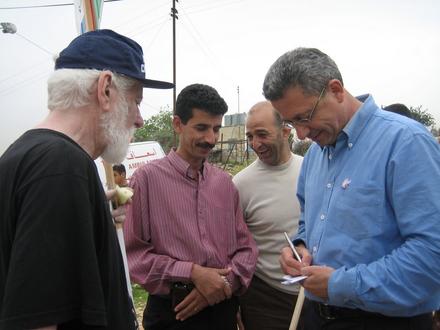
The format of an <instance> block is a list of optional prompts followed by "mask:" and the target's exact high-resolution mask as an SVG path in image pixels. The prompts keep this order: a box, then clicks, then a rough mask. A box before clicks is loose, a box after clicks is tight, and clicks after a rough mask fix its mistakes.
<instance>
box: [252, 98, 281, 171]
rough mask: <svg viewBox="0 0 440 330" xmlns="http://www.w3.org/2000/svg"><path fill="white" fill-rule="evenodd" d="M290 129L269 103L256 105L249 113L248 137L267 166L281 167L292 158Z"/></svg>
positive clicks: (263, 102) (264, 102)
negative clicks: (284, 124) (289, 140)
mask: <svg viewBox="0 0 440 330" xmlns="http://www.w3.org/2000/svg"><path fill="white" fill-rule="evenodd" d="M289 135H290V129H288V128H286V127H283V122H282V119H281V116H280V114H279V113H278V112H277V111H276V110H275V109H274V107H273V106H272V104H271V103H270V102H268V101H262V102H258V103H256V104H255V105H254V106H253V107H252V108H251V109H250V110H249V113H248V117H247V120H246V137H247V139H248V142H249V146H250V147H251V148H252V149H253V150H254V151H255V153H256V154H257V156H258V158H259V159H260V160H261V161H262V162H264V163H265V164H267V165H272V166H275V165H280V164H282V163H284V162H286V161H287V160H289V158H290V148H289V143H288V138H289Z"/></svg>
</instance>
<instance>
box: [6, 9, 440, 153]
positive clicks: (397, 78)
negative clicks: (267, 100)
mask: <svg viewBox="0 0 440 330" xmlns="http://www.w3.org/2000/svg"><path fill="white" fill-rule="evenodd" d="M69 1H72V0H1V2H0V22H12V23H14V24H15V25H16V26H17V32H18V33H17V34H4V33H0V110H1V121H0V154H2V153H3V152H4V151H5V150H6V148H7V147H8V146H9V145H10V144H11V143H12V142H13V141H14V140H15V139H17V138H18V137H19V136H20V135H21V134H22V133H24V132H25V131H26V130H28V129H30V128H32V127H33V126H35V125H36V124H37V123H38V122H39V121H41V120H42V119H43V118H44V117H45V116H46V115H47V112H48V110H47V106H46V104H47V96H46V94H47V91H46V84H47V79H48V77H49V75H50V73H51V72H52V71H53V65H54V62H53V56H54V55H55V54H57V53H59V52H60V51H61V50H62V49H63V48H65V47H66V46H67V45H68V43H69V42H70V41H71V40H72V39H73V38H75V37H76V36H77V35H78V32H77V29H76V23H75V14H74V7H73V5H65V6H61V4H66V3H69ZM41 5H53V6H51V7H43V8H29V9H8V8H10V7H17V6H20V7H21V6H41ZM55 5H57V6H55ZM58 5H60V6H58ZM171 5H172V0H149V1H147V0H121V1H117V2H106V3H104V7H103V15H102V20H101V28H109V29H113V30H115V31H116V32H119V33H121V34H124V35H126V36H128V37H130V38H132V39H134V40H136V41H137V42H138V43H139V44H141V46H142V47H143V50H144V57H145V62H146V72H147V77H148V78H152V79H159V80H166V81H172V80H173V44H172V18H171V16H170V8H171ZM176 8H177V10H178V12H179V14H178V16H179V19H178V20H177V22H176V35H177V39H176V46H177V47H176V54H177V65H176V70H177V84H176V86H177V87H176V88H177V93H178V92H179V91H180V90H181V89H183V88H184V87H185V86H187V85H189V84H192V83H203V84H208V85H211V86H213V87H214V88H216V89H217V90H218V92H219V93H220V95H221V96H222V97H223V98H224V99H225V101H226V102H227V103H228V105H229V111H228V114H233V113H237V112H247V111H248V110H249V109H250V107H251V106H252V105H253V104H255V103H257V102H259V101H261V100H263V99H264V98H263V95H262V84H263V80H264V76H265V74H266V72H267V70H268V69H269V67H270V65H271V64H272V63H273V62H274V61H275V60H276V59H277V58H278V57H279V56H281V55H282V54H283V53H285V52H286V51H289V50H292V49H294V48H296V47H316V48H319V49H320V50H322V51H323V52H325V53H327V54H328V55H329V56H330V57H331V58H333V60H334V61H335V62H336V63H337V65H338V67H339V69H340V71H341V73H342V77H343V80H344V85H345V87H346V89H347V90H348V91H349V92H350V93H351V94H353V95H360V94H365V93H371V94H372V95H373V97H374V99H375V101H376V103H377V104H378V105H388V104H391V103H396V102H399V103H404V104H406V105H407V106H414V107H415V106H419V105H422V109H425V110H427V111H428V112H429V113H430V114H432V115H433V116H434V119H435V120H436V123H437V126H440V102H439V101H438V99H439V96H438V95H439V94H440V93H439V89H440V60H439V58H440V1H438V0H336V1H326V0H272V1H267V0H217V1H208V0H179V2H178V3H177V4H176ZM238 87H239V92H238ZM172 103H173V92H172V90H156V89H144V101H143V102H142V105H141V114H142V116H143V117H144V119H147V118H149V117H151V116H152V115H155V114H157V113H158V112H159V111H160V110H161V109H164V108H167V107H170V109H171V108H172Z"/></svg>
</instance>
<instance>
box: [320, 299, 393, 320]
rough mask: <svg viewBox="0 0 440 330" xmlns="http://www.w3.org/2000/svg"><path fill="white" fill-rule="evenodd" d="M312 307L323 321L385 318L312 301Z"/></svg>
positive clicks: (358, 310)
mask: <svg viewBox="0 0 440 330" xmlns="http://www.w3.org/2000/svg"><path fill="white" fill-rule="evenodd" d="M312 305H313V307H314V308H315V310H316V311H317V312H318V314H319V316H320V317H321V318H323V319H325V320H335V319H340V318H362V317H375V318H378V317H379V318H386V317H387V316H385V315H382V314H379V313H372V312H367V311H363V310H361V309H351V308H345V307H336V306H331V305H327V304H322V303H319V302H316V301H312Z"/></svg>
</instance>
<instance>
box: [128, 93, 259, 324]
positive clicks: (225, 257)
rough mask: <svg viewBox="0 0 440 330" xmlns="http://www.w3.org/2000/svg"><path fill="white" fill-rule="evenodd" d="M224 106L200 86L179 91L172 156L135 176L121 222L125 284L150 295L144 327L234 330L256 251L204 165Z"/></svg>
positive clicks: (226, 181)
mask: <svg viewBox="0 0 440 330" xmlns="http://www.w3.org/2000/svg"><path fill="white" fill-rule="evenodd" d="M226 111H227V105H226V103H225V101H224V100H223V98H221V97H220V96H219V95H218V93H217V91H216V90H215V89H214V88H212V87H210V86H206V85H201V84H194V85H190V86H187V87H186V88H184V89H183V90H182V91H181V93H180V94H179V96H178V98H177V102H176V113H175V116H174V118H173V127H174V129H175V131H176V133H177V134H178V135H179V145H178V148H177V150H171V152H170V153H169V154H168V156H167V157H165V158H162V159H159V160H156V161H153V162H151V163H149V164H147V165H145V166H144V167H142V168H140V169H138V170H137V171H136V172H135V174H134V176H133V177H132V180H131V182H130V185H131V186H132V187H133V189H134V197H133V203H132V204H131V206H130V207H129V208H128V210H127V220H126V222H125V234H126V248H127V255H128V263H129V267H130V273H131V279H132V280H133V281H134V282H136V283H139V284H140V285H142V286H143V287H144V288H145V289H146V290H147V291H148V292H149V293H150V296H149V299H148V303H147V307H146V309H145V311H144V318H143V325H144V327H145V328H147V329H149V330H155V329H219V330H220V329H222V330H223V329H231V330H236V328H237V325H236V312H237V309H238V302H237V298H236V295H238V294H241V293H242V292H243V291H244V290H245V289H246V288H247V287H248V285H249V283H250V280H251V278H252V275H253V273H254V270H255V265H256V260H257V254H258V252H257V248H256V245H255V242H254V240H253V238H252V235H251V234H250V232H249V231H248V229H247V226H246V224H245V222H244V220H243V215H242V210H241V207H240V202H239V198H238V192H237V189H236V188H235V187H234V185H233V183H232V181H231V178H230V177H229V175H228V174H227V173H225V172H223V171H221V170H220V169H218V168H216V167H213V166H212V165H211V164H209V163H208V162H207V161H206V158H207V157H208V155H209V152H210V151H211V149H212V148H213V147H214V146H215V144H216V142H217V140H218V137H219V130H220V127H221V122H222V118H223V115H224V113H225V112H226Z"/></svg>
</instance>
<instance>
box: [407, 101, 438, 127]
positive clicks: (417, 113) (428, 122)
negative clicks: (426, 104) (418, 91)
mask: <svg viewBox="0 0 440 330" xmlns="http://www.w3.org/2000/svg"><path fill="white" fill-rule="evenodd" d="M409 111H410V112H411V116H412V118H413V119H414V120H417V121H418V122H419V123H421V124H423V125H425V126H426V127H431V126H434V125H435V120H434V117H433V116H432V115H431V114H430V113H429V112H428V109H422V106H421V105H419V106H418V107H412V106H410V107H409Z"/></svg>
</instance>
